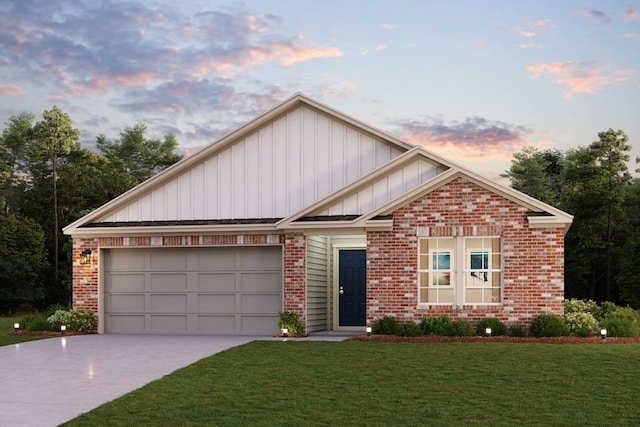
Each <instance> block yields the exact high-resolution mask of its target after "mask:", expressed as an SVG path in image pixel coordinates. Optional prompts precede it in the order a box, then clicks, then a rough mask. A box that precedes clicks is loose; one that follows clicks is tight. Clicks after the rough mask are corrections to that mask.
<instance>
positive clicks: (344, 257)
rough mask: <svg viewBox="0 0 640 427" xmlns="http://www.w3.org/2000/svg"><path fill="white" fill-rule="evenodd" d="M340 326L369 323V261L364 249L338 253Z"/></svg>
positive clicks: (346, 250)
mask: <svg viewBox="0 0 640 427" xmlns="http://www.w3.org/2000/svg"><path fill="white" fill-rule="evenodd" d="M338 254H339V255H338V325H339V326H340V327H353V326H365V324H366V322H367V260H366V251H365V250H364V249H341V250H339V251H338Z"/></svg>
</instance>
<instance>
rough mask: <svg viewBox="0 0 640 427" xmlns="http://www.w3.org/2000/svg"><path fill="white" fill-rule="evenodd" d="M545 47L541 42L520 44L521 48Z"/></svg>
mask: <svg viewBox="0 0 640 427" xmlns="http://www.w3.org/2000/svg"><path fill="white" fill-rule="evenodd" d="M543 47H544V45H542V44H540V43H521V44H520V48H521V49H531V48H543Z"/></svg>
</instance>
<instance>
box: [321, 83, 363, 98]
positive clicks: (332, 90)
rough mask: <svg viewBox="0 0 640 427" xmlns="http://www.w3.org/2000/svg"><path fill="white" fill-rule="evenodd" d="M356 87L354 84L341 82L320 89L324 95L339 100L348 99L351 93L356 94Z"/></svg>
mask: <svg viewBox="0 0 640 427" xmlns="http://www.w3.org/2000/svg"><path fill="white" fill-rule="evenodd" d="M355 90H356V85H355V84H354V83H353V82H340V83H336V84H332V85H328V86H323V87H321V88H320V91H321V92H322V93H326V94H328V95H332V96H335V97H338V98H346V97H347V96H348V95H350V94H351V93H353V92H355Z"/></svg>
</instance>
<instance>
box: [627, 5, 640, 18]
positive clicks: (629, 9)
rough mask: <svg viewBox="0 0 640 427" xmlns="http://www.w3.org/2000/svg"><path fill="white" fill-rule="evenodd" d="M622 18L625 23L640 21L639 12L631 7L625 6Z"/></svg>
mask: <svg viewBox="0 0 640 427" xmlns="http://www.w3.org/2000/svg"><path fill="white" fill-rule="evenodd" d="M623 16H624V20H625V21H640V11H639V10H635V9H634V8H633V7H631V6H627V8H626V9H625V10H624V15H623Z"/></svg>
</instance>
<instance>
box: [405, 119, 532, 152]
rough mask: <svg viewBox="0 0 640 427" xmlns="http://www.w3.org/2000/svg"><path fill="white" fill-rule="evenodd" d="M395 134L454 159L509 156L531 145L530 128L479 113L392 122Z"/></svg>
mask: <svg viewBox="0 0 640 427" xmlns="http://www.w3.org/2000/svg"><path fill="white" fill-rule="evenodd" d="M395 126H396V127H397V131H396V132H394V133H397V134H398V135H399V136H400V137H401V138H402V139H404V140H406V141H409V142H411V143H412V144H417V145H422V146H424V147H427V148H429V149H437V151H438V152H444V153H448V154H451V155H454V156H455V157H454V158H464V159H465V160H473V161H478V160H479V159H496V158H500V159H503V160H509V159H511V156H512V153H514V152H516V151H519V150H520V149H521V148H522V147H524V146H526V145H528V144H530V143H531V142H530V141H528V140H527V136H528V135H530V134H531V133H532V131H531V129H529V128H527V127H525V126H521V125H513V124H509V123H505V122H501V121H498V120H490V119H486V118H484V117H481V116H471V117H467V118H465V119H464V120H463V121H452V122H449V123H445V121H444V120H443V118H442V117H434V116H425V117H423V118H421V119H419V120H401V121H398V122H396V123H395Z"/></svg>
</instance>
